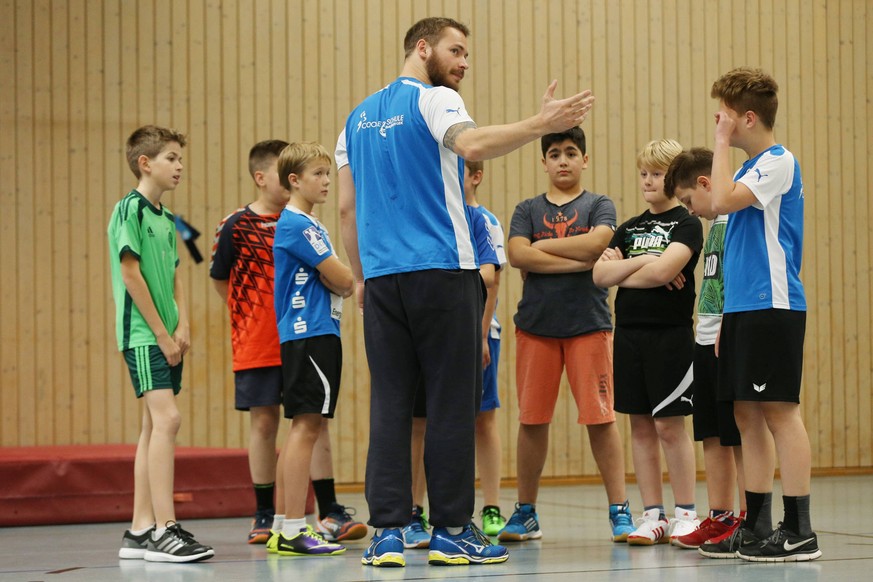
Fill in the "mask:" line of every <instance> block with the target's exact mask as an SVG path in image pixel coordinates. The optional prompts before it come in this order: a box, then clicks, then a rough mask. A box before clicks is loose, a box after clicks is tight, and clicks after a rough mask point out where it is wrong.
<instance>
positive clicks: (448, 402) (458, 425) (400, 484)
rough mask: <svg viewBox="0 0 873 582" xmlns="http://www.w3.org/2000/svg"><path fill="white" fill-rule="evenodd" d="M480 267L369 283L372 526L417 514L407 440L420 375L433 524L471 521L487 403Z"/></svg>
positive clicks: (456, 524) (393, 524) (369, 489)
mask: <svg viewBox="0 0 873 582" xmlns="http://www.w3.org/2000/svg"><path fill="white" fill-rule="evenodd" d="M482 309H483V303H482V283H481V279H480V277H479V273H478V271H445V270H427V271H414V272H411V273H399V274H395V275H386V276H383V277H375V278H372V279H368V280H367V282H366V286H365V291H364V343H365V346H366V349H367V361H368V363H369V367H370V448H369V451H368V452H367V472H366V483H365V493H366V497H367V504H368V505H369V507H370V521H369V524H370V525H371V526H373V527H403V526H405V525H407V524H408V523H409V521H410V518H411V511H412V477H411V467H410V455H411V453H410V439H411V435H412V408H413V403H414V401H415V392H416V386H417V383H418V381H419V378H424V382H425V393H426V397H427V433H426V436H425V446H424V466H425V473H426V475H427V493H428V499H429V501H430V521H431V523H432V524H433V525H434V526H437V527H459V526H463V525H466V524H468V523H470V519H471V517H472V515H473V510H474V504H475V501H474V479H475V468H476V457H475V448H476V447H475V430H476V426H475V423H476V413H477V412H478V410H479V404H480V402H481V399H482Z"/></svg>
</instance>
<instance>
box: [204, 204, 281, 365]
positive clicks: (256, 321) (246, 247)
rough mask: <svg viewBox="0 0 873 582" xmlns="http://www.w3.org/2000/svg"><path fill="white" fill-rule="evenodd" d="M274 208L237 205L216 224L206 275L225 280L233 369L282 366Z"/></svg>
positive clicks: (276, 216)
mask: <svg viewBox="0 0 873 582" xmlns="http://www.w3.org/2000/svg"><path fill="white" fill-rule="evenodd" d="M277 220H279V215H278V214H268V215H263V216H262V215H260V214H257V213H255V212H253V211H252V210H251V209H250V208H249V207H248V206H246V207H245V208H240V209H239V210H237V211H236V212H234V213H233V214H231V215H230V216H228V217H227V218H225V219H224V220H222V221H221V222H220V223H219V225H218V228H217V229H216V230H215V241H214V243H213V245H212V262H211V264H210V266H209V276H210V277H212V278H213V279H217V280H220V281H227V282H228V289H227V307H228V309H229V310H230V324H231V345H232V346H233V370H234V372H236V371H239V370H248V369H251V368H266V367H269V366H281V365H282V359H281V356H280V355H279V331H278V329H277V327H276V311H275V307H274V305H273V237H274V235H275V232H276V221H277Z"/></svg>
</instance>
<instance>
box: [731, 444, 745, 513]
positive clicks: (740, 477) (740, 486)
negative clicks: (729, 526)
mask: <svg viewBox="0 0 873 582" xmlns="http://www.w3.org/2000/svg"><path fill="white" fill-rule="evenodd" d="M731 448H732V449H733V452H734V467H736V470H737V492H738V493H739V496H740V511H741V512H742V511H746V471H745V469H744V468H743V447H742V446H736V447H731Z"/></svg>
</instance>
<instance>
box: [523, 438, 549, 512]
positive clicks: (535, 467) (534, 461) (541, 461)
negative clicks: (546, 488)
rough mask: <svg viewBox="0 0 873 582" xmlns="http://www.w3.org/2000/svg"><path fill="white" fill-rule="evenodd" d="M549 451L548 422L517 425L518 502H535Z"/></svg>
mask: <svg viewBox="0 0 873 582" xmlns="http://www.w3.org/2000/svg"><path fill="white" fill-rule="evenodd" d="M548 452H549V425H548V424H519V425H518V469H517V471H518V502H519V503H532V504H535V503H536V502H537V496H538V495H539V492H540V477H542V474H543V467H545V465H546V455H547V454H548Z"/></svg>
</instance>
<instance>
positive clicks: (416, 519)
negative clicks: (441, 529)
mask: <svg viewBox="0 0 873 582" xmlns="http://www.w3.org/2000/svg"><path fill="white" fill-rule="evenodd" d="M429 528H430V524H428V523H427V516H426V515H425V514H424V508H423V507H421V506H420V505H416V506H414V507H413V508H412V521H410V522H409V525H407V526H406V527H404V528H403V547H405V548H409V549H422V548H427V546H428V545H429V544H430V534H429V533H427V530H428V529H429Z"/></svg>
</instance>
